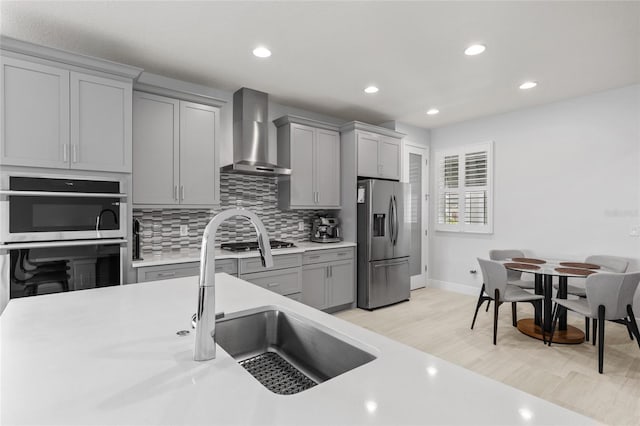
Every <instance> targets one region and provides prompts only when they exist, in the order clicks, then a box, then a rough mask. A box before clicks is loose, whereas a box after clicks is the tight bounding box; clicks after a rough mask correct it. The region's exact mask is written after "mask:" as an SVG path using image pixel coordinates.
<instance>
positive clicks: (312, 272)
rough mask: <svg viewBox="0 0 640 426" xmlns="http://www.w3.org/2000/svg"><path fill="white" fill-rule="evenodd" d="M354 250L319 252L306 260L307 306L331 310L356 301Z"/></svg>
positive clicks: (304, 296) (304, 289) (304, 299)
mask: <svg viewBox="0 0 640 426" xmlns="http://www.w3.org/2000/svg"><path fill="white" fill-rule="evenodd" d="M353 258H354V253H353V248H346V249H336V250H317V251H314V252H311V253H308V254H305V257H304V263H305V264H304V266H303V267H302V295H301V296H302V298H301V301H302V303H304V304H307V305H309V306H313V307H314V308H318V309H332V308H335V307H338V306H343V305H347V304H352V303H353V302H354V301H355V267H354V259H353Z"/></svg>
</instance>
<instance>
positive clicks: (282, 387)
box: [240, 352, 317, 395]
mask: <svg viewBox="0 0 640 426" xmlns="http://www.w3.org/2000/svg"><path fill="white" fill-rule="evenodd" d="M240 365H242V366H243V367H244V368H245V369H246V370H247V371H248V372H249V373H251V375H252V376H253V377H255V378H256V379H257V380H258V381H259V382H260V383H262V385H263V386H264V387H266V388H267V389H269V390H270V391H271V392H273V393H277V394H280V395H292V394H294V393H298V392H302V391H303V390H307V389H309V388H311V387H313V386H315V385H316V384H317V383H316V382H314V381H313V380H311V379H310V378H308V377H307V376H305V375H304V374H303V373H302V372H300V371H299V370H298V369H297V368H295V367H294V366H293V365H291V364H290V363H289V362H287V360H285V359H284V358H282V357H281V356H280V355H278V354H277V353H275V352H265V353H263V354H260V355H257V356H254V357H252V358H248V359H245V360H244V361H240Z"/></svg>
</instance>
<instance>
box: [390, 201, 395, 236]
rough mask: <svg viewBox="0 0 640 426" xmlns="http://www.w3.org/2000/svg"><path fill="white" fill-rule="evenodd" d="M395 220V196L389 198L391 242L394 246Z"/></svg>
mask: <svg viewBox="0 0 640 426" xmlns="http://www.w3.org/2000/svg"><path fill="white" fill-rule="evenodd" d="M394 226H395V220H394V219H393V196H391V197H389V241H390V242H391V245H393V234H394V229H393V227H394Z"/></svg>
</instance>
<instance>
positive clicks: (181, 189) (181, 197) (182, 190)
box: [180, 185, 184, 201]
mask: <svg viewBox="0 0 640 426" xmlns="http://www.w3.org/2000/svg"><path fill="white" fill-rule="evenodd" d="M180 199H181V200H182V201H184V185H180Z"/></svg>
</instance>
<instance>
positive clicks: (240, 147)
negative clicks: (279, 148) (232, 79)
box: [222, 87, 291, 176]
mask: <svg viewBox="0 0 640 426" xmlns="http://www.w3.org/2000/svg"><path fill="white" fill-rule="evenodd" d="M268 159H269V95H267V94H266V93H264V92H259V91H257V90H252V89H247V88H246V87H243V88H242V89H240V90H238V91H237V92H235V93H234V94H233V164H229V165H228V166H224V167H222V172H224V173H242V174H250V175H258V176H281V175H290V174H291V169H287V168H285V167H280V166H277V165H275V164H271V163H269V161H268Z"/></svg>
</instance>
